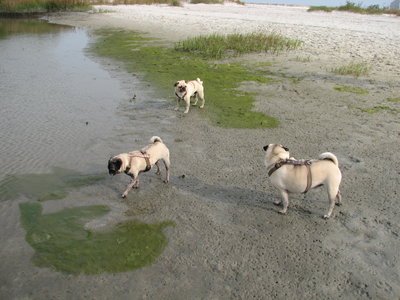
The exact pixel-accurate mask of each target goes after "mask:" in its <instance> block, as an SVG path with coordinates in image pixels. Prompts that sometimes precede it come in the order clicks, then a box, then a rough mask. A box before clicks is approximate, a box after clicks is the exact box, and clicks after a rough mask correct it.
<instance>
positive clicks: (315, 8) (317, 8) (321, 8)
mask: <svg viewBox="0 0 400 300" xmlns="http://www.w3.org/2000/svg"><path fill="white" fill-rule="evenodd" d="M333 9H334V8H333V7H328V6H310V8H309V9H308V10H307V11H326V12H332V11H333Z"/></svg>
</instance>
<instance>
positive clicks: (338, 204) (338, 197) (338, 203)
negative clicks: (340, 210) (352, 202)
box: [336, 190, 342, 206]
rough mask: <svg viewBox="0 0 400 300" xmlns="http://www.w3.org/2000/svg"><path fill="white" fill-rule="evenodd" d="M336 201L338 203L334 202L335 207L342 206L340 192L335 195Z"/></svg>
mask: <svg viewBox="0 0 400 300" xmlns="http://www.w3.org/2000/svg"><path fill="white" fill-rule="evenodd" d="M336 199H337V200H338V201H336V205H337V206H340V205H342V194H341V193H340V190H339V191H338V193H337V195H336Z"/></svg>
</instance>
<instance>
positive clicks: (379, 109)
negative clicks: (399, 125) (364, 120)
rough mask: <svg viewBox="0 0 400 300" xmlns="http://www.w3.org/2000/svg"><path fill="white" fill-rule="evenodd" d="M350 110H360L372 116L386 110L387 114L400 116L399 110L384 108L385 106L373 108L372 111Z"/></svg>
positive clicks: (362, 109)
mask: <svg viewBox="0 0 400 300" xmlns="http://www.w3.org/2000/svg"><path fill="white" fill-rule="evenodd" d="M350 108H356V109H359V110H361V111H362V112H366V113H369V114H370V115H372V114H373V113H376V112H379V111H382V110H385V111H387V112H388V113H390V114H398V113H399V112H400V110H398V109H395V108H390V107H388V106H383V105H379V106H375V107H373V108H371V109H364V108H361V107H350Z"/></svg>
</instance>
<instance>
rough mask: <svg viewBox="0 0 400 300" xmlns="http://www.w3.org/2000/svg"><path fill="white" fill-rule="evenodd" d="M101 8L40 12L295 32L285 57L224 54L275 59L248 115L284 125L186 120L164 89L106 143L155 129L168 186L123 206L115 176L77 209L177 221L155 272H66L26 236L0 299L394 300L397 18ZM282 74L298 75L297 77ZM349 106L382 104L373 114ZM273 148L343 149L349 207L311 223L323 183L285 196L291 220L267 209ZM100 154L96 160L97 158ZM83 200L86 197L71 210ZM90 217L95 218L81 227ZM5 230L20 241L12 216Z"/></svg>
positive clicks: (103, 20)
mask: <svg viewBox="0 0 400 300" xmlns="http://www.w3.org/2000/svg"><path fill="white" fill-rule="evenodd" d="M96 9H97V10H98V9H103V10H109V11H113V12H110V13H94V14H93V13H60V14H53V15H50V16H49V17H47V18H48V20H49V21H50V22H53V23H58V24H67V25H72V26H78V27H83V28H86V29H87V30H88V31H89V32H92V30H94V29H97V28H102V27H109V28H113V27H115V28H124V29H132V30H139V31H142V32H144V35H147V36H150V37H155V38H160V39H163V40H165V41H167V42H171V43H172V42H177V41H180V40H183V39H185V38H187V37H193V36H198V35H205V34H211V33H236V32H239V33H247V32H260V31H261V32H271V31H274V32H277V33H279V34H282V35H283V36H285V37H289V38H293V39H300V40H302V41H303V42H304V43H303V47H302V48H301V49H299V50H296V51H293V52H290V53H285V54H282V55H279V56H276V55H271V54H251V55H246V56H244V57H239V58H234V59H231V61H234V62H241V63H244V64H250V63H255V62H273V64H271V65H269V66H268V68H269V70H270V71H271V72H276V73H279V74H285V78H286V79H285V78H283V79H282V77H280V80H279V81H275V82H272V83H268V84H260V83H255V82H246V83H243V85H242V86H241V90H244V91H246V92H252V93H256V96H255V98H256V100H257V102H256V104H255V105H256V107H255V109H256V110H257V111H260V112H263V113H265V114H267V115H272V116H274V117H276V118H278V119H279V121H280V126H279V127H278V128H275V129H253V130H250V129H223V128H219V127H215V126H212V125H210V124H209V122H208V120H207V119H205V118H204V117H203V116H202V114H201V111H200V110H199V109H198V108H196V107H192V108H191V109H190V111H189V113H188V114H183V110H182V107H181V110H180V111H178V112H175V111H173V109H174V107H175V105H176V104H175V99H174V95H173V93H174V91H173V86H172V85H173V82H172V83H171V94H170V95H165V98H163V99H158V100H160V101H161V100H162V102H161V103H162V105H159V106H155V107H153V109H152V111H151V113H152V116H153V117H152V118H148V116H143V115H142V116H138V117H137V118H136V119H135V120H134V121H127V123H126V126H125V127H124V128H120V131H119V136H116V138H115V144H113V145H112V151H115V152H118V151H119V149H123V148H124V149H126V148H128V149H127V150H130V149H131V147H132V144H134V146H135V147H137V148H140V147H141V146H145V144H146V142H147V139H146V140H145V139H143V140H141V143H134V141H133V140H132V138H133V136H128V135H124V134H125V133H129V132H132V131H133V130H136V131H139V132H140V134H142V135H143V136H148V138H150V137H151V136H152V135H159V136H161V137H162V138H163V139H164V142H165V143H166V144H167V146H168V147H169V149H170V151H171V164H172V165H171V180H170V183H169V184H167V185H165V184H162V183H161V181H159V180H158V179H157V178H156V176H155V174H154V173H155V171H154V170H152V171H151V172H152V173H151V174H150V172H148V173H145V174H143V175H142V176H143V177H142V179H141V182H142V187H141V188H140V189H138V190H134V191H131V193H130V194H129V196H128V197H127V199H125V200H120V198H119V194H118V193H119V191H121V192H122V191H123V188H124V187H125V185H126V183H127V182H128V180H129V179H128V177H127V176H125V175H119V177H114V178H113V179H112V180H107V181H106V183H105V184H104V185H102V186H99V185H95V186H92V187H88V188H86V194H87V195H89V194H90V195H91V198H90V199H91V200H87V204H86V205H89V204H96V199H97V198H96V197H94V196H93V195H95V196H96V195H97V196H98V198H99V199H101V203H102V204H108V205H110V206H111V207H112V210H115V211H116V212H114V213H113V214H111V215H110V216H109V217H108V219H106V221H105V222H108V223H113V222H117V221H119V220H122V219H124V218H125V219H129V218H131V217H132V216H134V217H136V218H138V219H140V220H141V221H143V222H158V221H160V220H161V221H162V220H173V221H175V222H176V224H177V227H170V228H167V229H166V230H165V233H166V236H167V238H168V241H169V242H168V246H167V247H166V249H165V250H164V252H163V253H162V254H161V256H160V257H159V258H158V259H157V261H156V262H155V263H154V264H153V265H151V266H149V267H144V268H141V269H138V270H134V271H131V272H124V273H119V274H108V273H102V274H100V275H97V276H88V275H79V276H72V275H64V274H60V273H57V272H53V271H52V270H50V269H46V268H37V267H35V266H33V264H32V263H31V262H30V261H29V259H30V257H31V255H32V253H33V250H32V249H30V248H29V246H28V247H27V246H26V245H25V244H26V243H25V242H24V240H20V241H19V242H18V241H14V243H18V244H19V245H21V247H24V248H23V249H24V256H23V260H22V261H21V263H20V264H21V265H19V266H18V267H16V268H14V269H13V267H12V265H11V264H12V263H11V261H10V262H6V263H5V264H6V265H7V266H8V264H9V266H8V268H9V269H10V270H12V269H13V271H12V274H11V275H10V277H9V279H7V280H5V281H4V286H5V288H4V289H3V291H2V293H3V295H4V296H8V299H339V298H341V299H399V297H400V285H399V281H400V279H399V277H400V259H399V250H398V249H400V239H399V234H400V216H399V208H400V204H399V193H398V186H399V183H400V182H399V181H400V180H399V174H400V165H399V159H400V152H399V146H400V142H399V138H400V136H399V135H400V121H399V110H400V100H399V97H400V81H399V78H400V77H399V76H400V18H399V17H393V16H389V15H379V16H378V15H372V16H370V15H357V14H350V13H343V12H332V13H324V12H311V13H310V12H307V9H308V7H306V6H276V5H255V4H246V5H244V6H242V5H236V4H230V3H227V4H225V5H203V4H198V5H193V4H188V3H185V4H184V6H183V7H169V6H166V5H151V6H122V5H120V6H96ZM96 59H98V60H99V62H100V63H102V64H103V65H104V68H107V69H108V70H110V72H113V74H114V75H115V76H116V77H117V78H118V79H120V80H121V84H122V85H124V83H123V81H124V77H127V76H129V74H126V73H124V70H123V68H121V69H118V68H116V66H121V64H119V63H118V62H116V61H112V62H111V64H110V65H108V63H110V61H109V60H107V59H106V58H96ZM353 60H355V61H364V62H367V63H368V64H369V65H370V66H371V71H370V74H369V75H368V76H365V75H362V76H360V77H359V78H353V76H351V75H338V74H335V73H332V72H331V68H335V67H339V66H342V65H344V64H348V63H350V62H351V61H353ZM116 69H118V70H116ZM130 77H132V75H130ZM292 77H296V78H301V80H299V81H298V82H295V83H293V82H292V80H291V79H290V78H292ZM178 79H181V78H176V80H178ZM210 84H212V83H211V82H204V86H205V96H206V106H207V97H209V98H211V97H212V96H213V95H210V94H207V85H210ZM338 86H339V87H344V86H345V87H356V88H362V89H364V90H366V91H367V92H368V94H366V95H360V94H355V93H349V92H339V91H336V90H334V89H333V88H334V87H338ZM151 88H153V87H151ZM141 93H142V94H146V93H149V91H146V90H145V89H143V87H142V89H141V91H139V90H138V91H135V94H137V95H141ZM138 98H139V97H138ZM140 105H142V106H145V105H146V103H141V104H140ZM357 107H358V108H357ZM359 108H363V109H365V110H371V109H373V108H378V109H377V111H376V112H374V113H368V112H365V111H362V110H361V109H359ZM379 108H380V109H379ZM119 114H120V115H121V114H122V115H125V116H127V115H128V114H129V112H128V111H124V112H122V113H121V112H119ZM154 116H156V117H154ZM148 120H150V121H148ZM149 122H150V123H149ZM142 125H143V127H141V126H142ZM133 126H134V127H133ZM269 143H280V144H283V145H285V146H286V147H288V148H289V149H290V154H291V156H294V157H295V158H297V159H300V158H303V159H311V158H316V157H317V156H318V155H319V154H320V153H323V152H326V151H329V152H332V153H334V154H335V155H336V156H337V157H338V158H339V166H340V169H341V171H342V174H343V180H342V184H341V188H340V190H341V194H342V197H343V205H342V206H340V207H335V209H334V211H333V215H332V217H331V218H330V219H328V220H324V219H322V218H321V216H322V215H323V214H324V213H325V212H326V210H327V207H328V204H327V196H326V191H325V189H324V188H319V189H315V190H311V191H309V192H308V193H307V194H305V195H302V194H301V195H291V196H290V199H291V203H290V207H289V211H288V213H287V214H286V215H284V216H283V215H280V214H278V211H279V210H280V207H277V206H275V205H274V204H273V201H276V200H277V198H278V193H277V191H276V190H275V189H274V187H273V186H272V185H271V184H270V183H269V179H268V175H267V172H266V168H265V166H264V162H263V159H264V155H265V152H263V151H262V147H263V146H264V145H267V144H269ZM139 144H140V145H139ZM132 150H134V149H132ZM118 153H119V152H118ZM118 153H114V154H118ZM108 158H109V157H107V156H104V157H99V159H100V160H104V164H105V166H106V162H107V160H108ZM153 171H154V173H153ZM163 175H164V174H163ZM183 175H184V176H183ZM70 198H71V199H73V198H74V195H73V193H72V195H71V196H70ZM87 198H89V196H88V197H87ZM80 201H84V200H80V199H77V200H75V202H74V201H72V202H70V203H75V204H77V203H79V202H80ZM110 203H111V204H110ZM11 205H12V204H10V206H11ZM47 205H48V207H47V208H45V209H47V211H51V210H52V207H51V205H52V204H51V203H48V204H47ZM70 205H72V204H70ZM118 212H122V213H121V214H120V215H119V214H118ZM114 216H117V217H116V219H115V220H113V218H114ZM102 221H104V219H103V220H102ZM96 226H100V225H99V224H96V223H92V224H88V227H90V228H94V229H95V228H96ZM13 230H15V231H17V232H18V235H19V236H22V237H23V234H24V231H23V229H22V228H21V226H20V225H17V226H16V229H13ZM24 243H25V244H24ZM10 257H11V254H10ZM19 257H21V255H19ZM28 275H29V280H28V279H27V278H28Z"/></svg>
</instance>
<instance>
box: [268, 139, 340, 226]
mask: <svg viewBox="0 0 400 300" xmlns="http://www.w3.org/2000/svg"><path fill="white" fill-rule="evenodd" d="M264 151H266V154H265V165H266V167H267V171H268V176H269V178H270V181H271V184H272V185H273V186H274V187H275V188H276V189H277V190H278V191H279V194H280V196H281V200H280V201H277V202H274V204H276V205H280V204H283V209H282V210H281V211H279V213H281V214H285V213H286V212H287V209H288V207H289V193H306V192H307V191H308V190H309V189H310V188H311V189H312V188H316V187H319V186H321V185H325V186H326V188H327V192H328V199H329V208H328V212H327V214H326V215H324V216H323V218H325V219H328V218H329V217H330V216H331V215H332V211H333V208H334V207H335V199H338V201H337V202H336V205H341V204H342V196H341V194H340V190H339V186H340V183H341V181H342V173H341V172H340V169H339V162H338V159H337V157H336V156H335V155H333V154H332V153H330V152H325V153H322V154H320V155H319V156H318V159H313V160H309V161H305V160H295V159H294V158H290V157H289V149H288V148H285V147H283V146H282V145H277V144H269V145H267V146H265V147H264Z"/></svg>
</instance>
